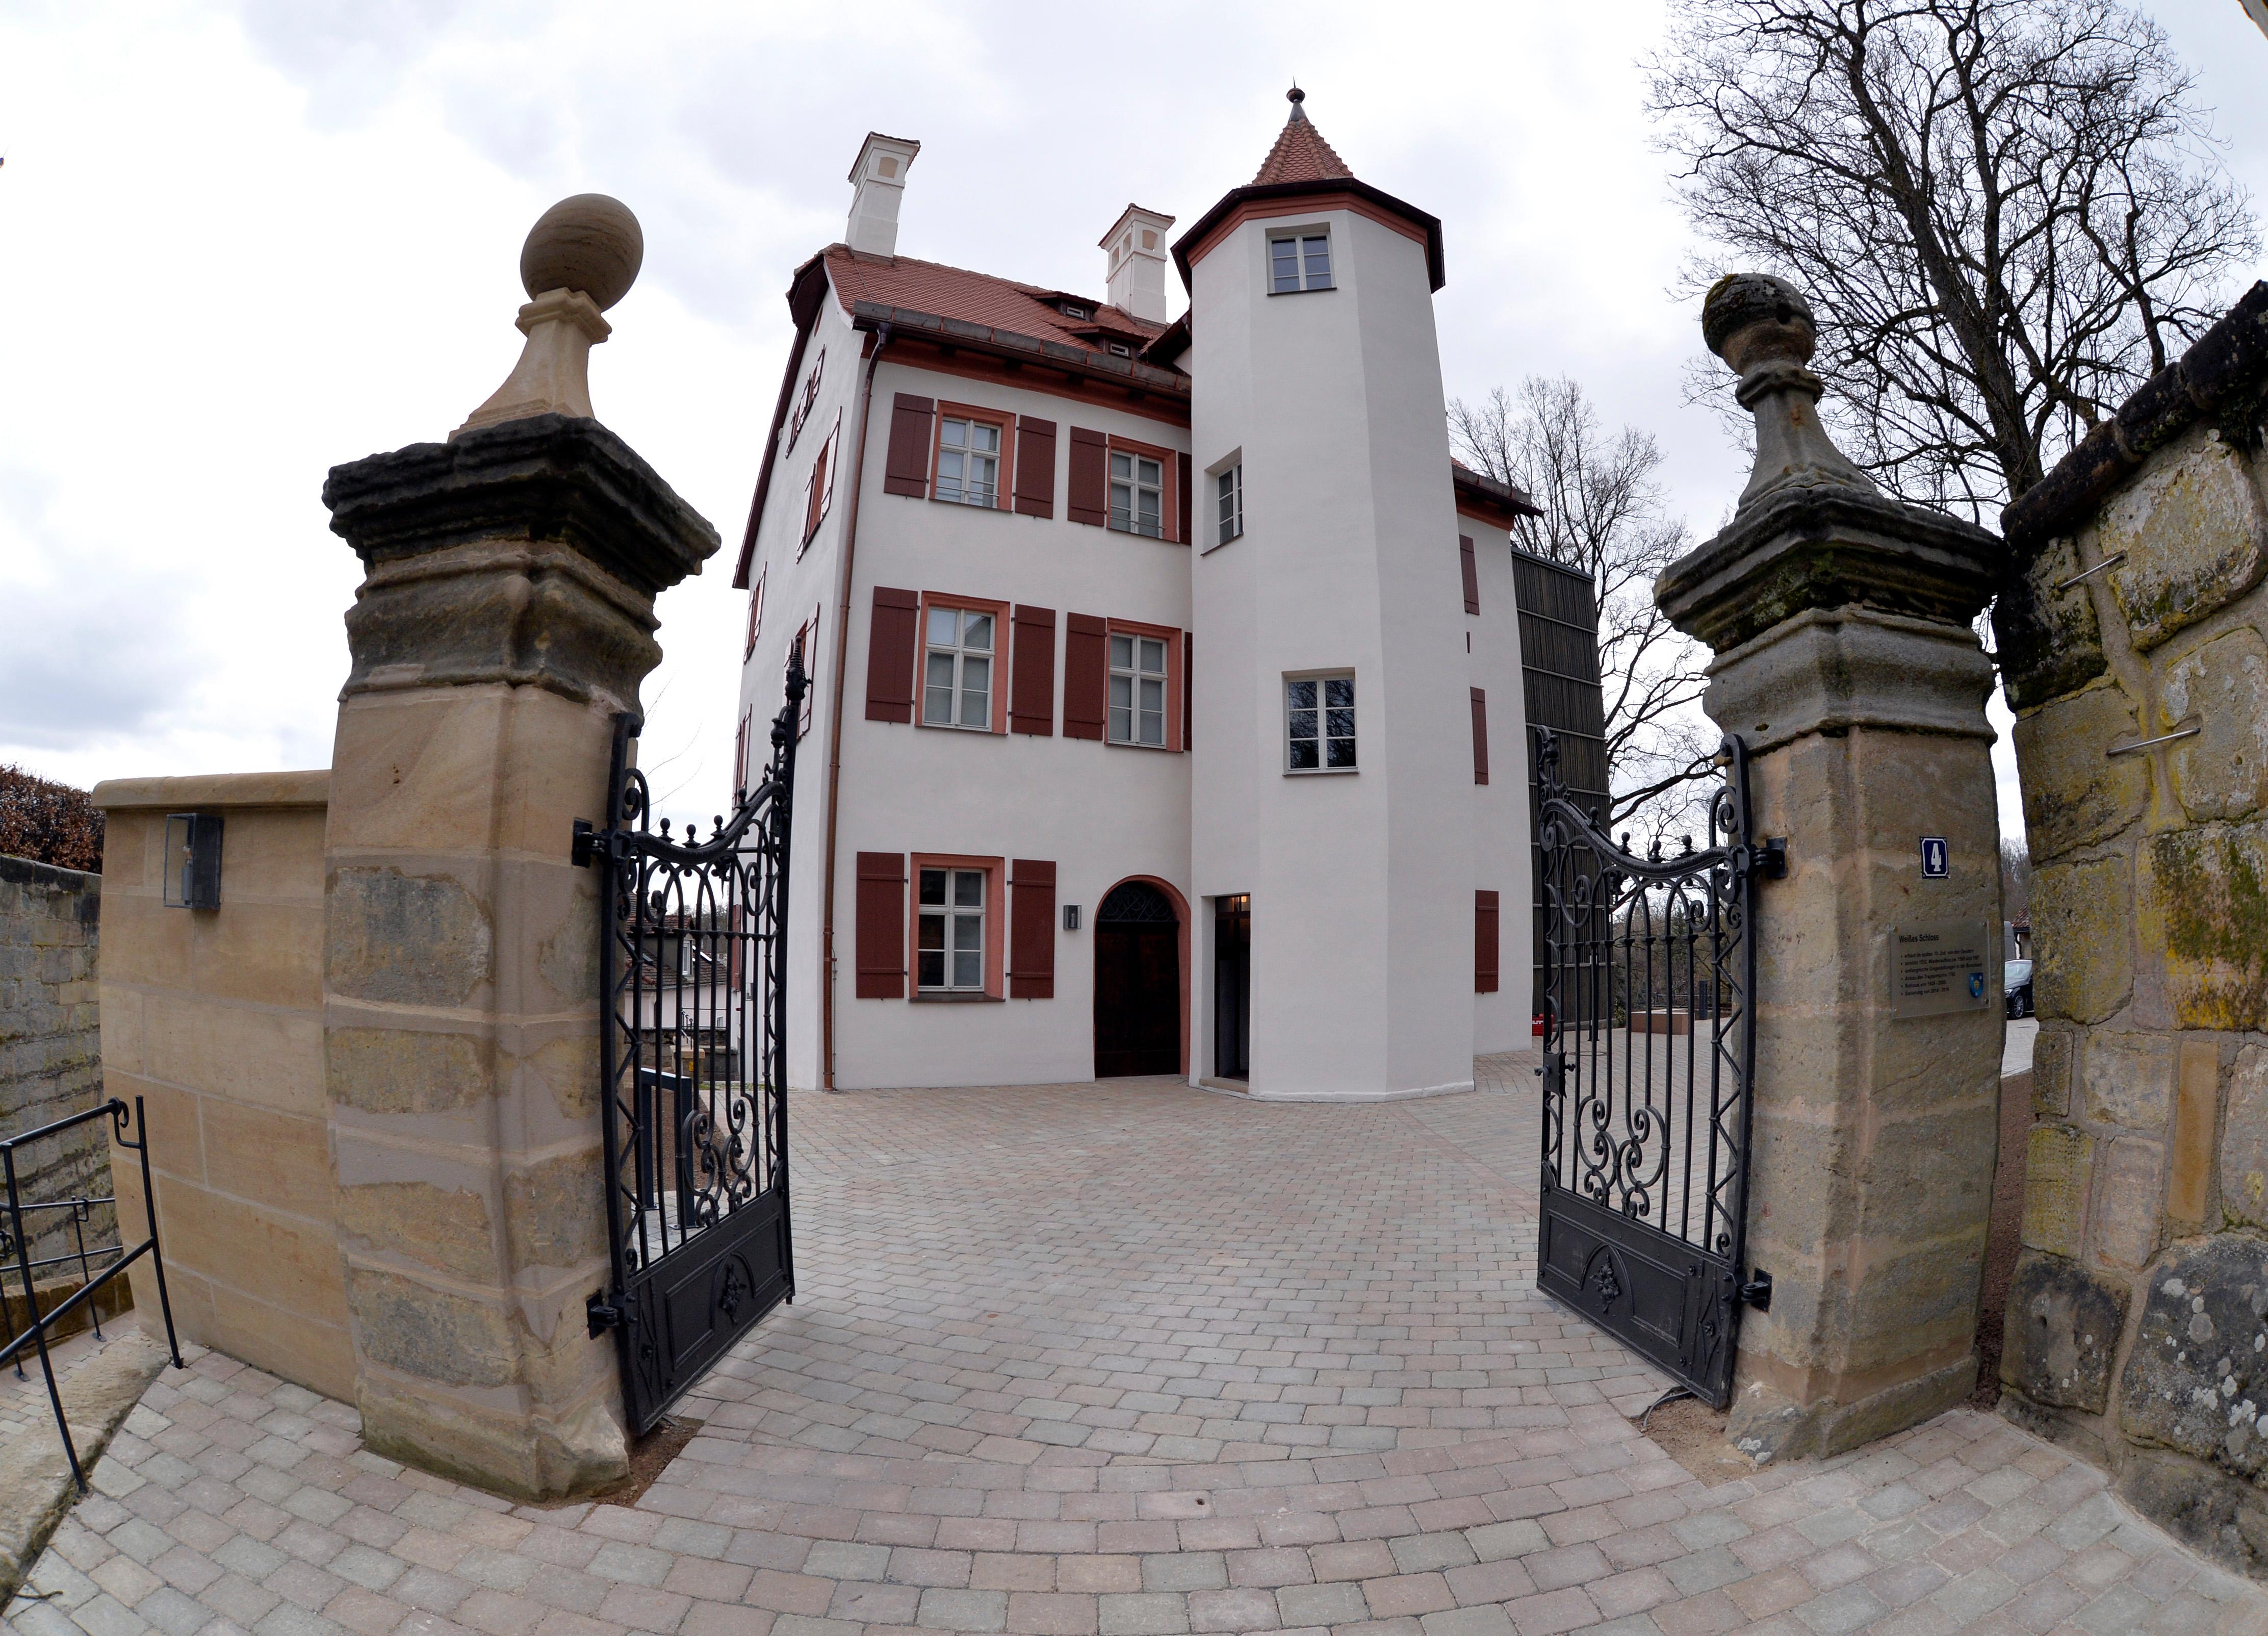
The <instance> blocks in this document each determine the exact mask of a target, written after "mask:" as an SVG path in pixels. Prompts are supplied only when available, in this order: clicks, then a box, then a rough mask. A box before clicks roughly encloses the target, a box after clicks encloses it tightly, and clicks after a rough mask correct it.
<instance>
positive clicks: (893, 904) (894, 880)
mask: <svg viewBox="0 0 2268 1636" xmlns="http://www.w3.org/2000/svg"><path fill="white" fill-rule="evenodd" d="M905 993H906V859H905V855H904V854H903V853H902V852H861V853H859V854H858V998H859V999H904V998H905Z"/></svg>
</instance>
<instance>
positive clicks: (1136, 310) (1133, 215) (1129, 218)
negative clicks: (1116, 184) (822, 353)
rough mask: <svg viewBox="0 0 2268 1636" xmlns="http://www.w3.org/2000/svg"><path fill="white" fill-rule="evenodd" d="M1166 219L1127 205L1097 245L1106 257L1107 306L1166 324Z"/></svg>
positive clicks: (1168, 223) (1169, 221) (1171, 220)
mask: <svg viewBox="0 0 2268 1636" xmlns="http://www.w3.org/2000/svg"><path fill="white" fill-rule="evenodd" d="M1172 225H1174V218H1173V217H1170V216H1161V215H1160V214H1159V213H1158V212H1157V211H1155V210H1144V209H1143V208H1142V207H1141V206H1140V205H1138V204H1130V205H1128V206H1127V207H1126V211H1125V214H1123V216H1121V217H1119V218H1118V219H1117V221H1116V222H1115V223H1113V224H1112V225H1111V229H1110V231H1109V232H1107V233H1105V234H1103V235H1102V238H1101V246H1102V248H1103V250H1104V252H1105V253H1106V254H1108V256H1109V258H1110V274H1109V277H1110V305H1111V306H1115V307H1116V308H1118V309H1119V310H1120V311H1121V312H1123V313H1132V314H1133V315H1134V316H1135V317H1137V318H1139V319H1145V320H1147V321H1149V322H1151V323H1153V324H1162V323H1164V322H1165V321H1166V230H1167V228H1168V227H1171V226H1172Z"/></svg>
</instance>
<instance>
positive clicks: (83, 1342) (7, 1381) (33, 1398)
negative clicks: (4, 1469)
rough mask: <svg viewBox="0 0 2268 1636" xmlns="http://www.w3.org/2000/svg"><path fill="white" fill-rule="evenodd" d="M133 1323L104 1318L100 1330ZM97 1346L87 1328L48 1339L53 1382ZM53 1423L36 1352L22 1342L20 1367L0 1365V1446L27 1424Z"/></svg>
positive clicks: (122, 1330)
mask: <svg viewBox="0 0 2268 1636" xmlns="http://www.w3.org/2000/svg"><path fill="white" fill-rule="evenodd" d="M11 1271H13V1269H12V1268H11ZM19 1287H20V1286H19ZM18 1299H21V1298H20V1297H18ZM134 1326H135V1320H134V1319H132V1318H130V1317H125V1316H120V1317H116V1318H112V1319H110V1320H108V1321H107V1322H106V1323H104V1325H103V1331H104V1334H105V1335H119V1334H131V1333H133V1331H134ZM101 1350H102V1341H101V1339H99V1338H97V1337H96V1335H95V1333H94V1331H93V1330H91V1329H90V1330H80V1331H79V1332H78V1333H77V1334H76V1335H71V1336H66V1337H65V1338H63V1339H62V1340H52V1341H49V1342H48V1362H49V1363H51V1364H52V1365H53V1366H54V1367H55V1382H56V1384H58V1385H61V1384H62V1383H63V1382H65V1381H67V1380H69V1379H70V1377H71V1375H72V1374H73V1373H75V1372H76V1371H77V1369H78V1368H79V1367H80V1366H81V1365H83V1364H84V1363H85V1362H86V1361H87V1360H88V1359H90V1358H92V1357H93V1356H94V1355H95V1354H96V1353H97V1352H100V1351H101ZM54 1424H55V1411H54V1409H53V1408H52V1407H50V1406H49V1404H48V1377H47V1376H46V1375H45V1374H41V1373H40V1354H39V1352H38V1351H37V1350H36V1349H34V1348H33V1347H31V1346H26V1347H25V1348H24V1352H23V1358H22V1368H21V1369H20V1371H19V1370H18V1367H17V1366H16V1365H14V1364H4V1365H0V1448H6V1447H7V1445H8V1441H9V1440H10V1439H11V1438H13V1437H14V1436H16V1435H17V1433H19V1432H22V1431H24V1430H26V1428H28V1427H32V1426H53V1425H54Z"/></svg>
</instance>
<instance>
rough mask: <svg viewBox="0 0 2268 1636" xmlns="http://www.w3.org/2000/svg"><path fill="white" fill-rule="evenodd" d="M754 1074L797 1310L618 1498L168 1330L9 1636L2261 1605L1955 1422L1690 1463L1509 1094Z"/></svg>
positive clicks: (1961, 1622)
mask: <svg viewBox="0 0 2268 1636" xmlns="http://www.w3.org/2000/svg"><path fill="white" fill-rule="evenodd" d="M1480 1077H1481V1080H1482V1084H1483V1088H1482V1089H1481V1090H1479V1091H1477V1092H1476V1093H1474V1094H1468V1095H1463V1096H1456V1097H1447V1098H1442V1099H1439V1100H1434V1101H1428V1102H1403V1103H1392V1104H1382V1105H1372V1106H1366V1107H1355V1108H1318V1107H1307V1106H1286V1105H1264V1104H1255V1103H1251V1102H1246V1101H1243V1100H1241V1099H1240V1098H1236V1097H1233V1096H1227V1095H1218V1094H1211V1093H1206V1092H1201V1091H1192V1090H1190V1089H1188V1088H1187V1087H1182V1086H1179V1085H1176V1084H1174V1083H1172V1082H1169V1081H1161V1080H1121V1081H1114V1082H1110V1083H1108V1084H1103V1085H1083V1086H1067V1087H1040V1088H1027V1089H1010V1090H977V1091H944V1092H884V1093H867V1094H853V1095H849V1096H842V1097H831V1098H822V1097H817V1096H806V1097H801V1098H799V1099H798V1100H797V1102H796V1104H795V1109H794V1119H795V1128H794V1132H793V1137H792V1143H793V1147H794V1150H795V1153H796V1170H795V1188H796V1191H795V1200H796V1205H795V1208H796V1221H797V1232H798V1238H797V1263H798V1275H799V1281H800V1283H801V1286H802V1289H803V1293H802V1295H801V1297H800V1299H799V1301H798V1302H797V1304H796V1305H795V1306H794V1307H793V1308H784V1309H782V1310H780V1311H778V1312H777V1313H775V1314H774V1315H771V1316H770V1317H769V1318H767V1319H766V1320H765V1322H764V1323H763V1324H762V1326H761V1327H760V1328H759V1329H758V1330H756V1331H755V1333H754V1334H753V1335H751V1336H750V1337H749V1338H747V1340H746V1341H745V1342H744V1343H743V1344H742V1345H740V1347H739V1349H738V1350H737V1351H736V1352H734V1353H733V1356H732V1357H731V1358H730V1360H728V1361H727V1362H726V1363H725V1365H724V1366H722V1367H720V1368H719V1369H718V1371H717V1372H716V1373H715V1374H712V1375H711V1377H710V1378H709V1380H708V1381H707V1382H704V1384H703V1387H702V1388H701V1389H700V1390H699V1392H698V1393H697V1395H696V1396H694V1397H693V1398H691V1399H690V1400H689V1401H688V1402H687V1403H686V1404H684V1405H683V1407H682V1410H681V1412H682V1413H684V1414H685V1415H686V1416H688V1417H689V1418H691V1419H698V1420H700V1421H701V1422H702V1423H703V1424H702V1426H701V1429H700V1431H699V1433H698V1434H697V1435H696V1436H695V1437H694V1439H693V1441H691V1442H690V1443H689V1444H688V1445H687V1447H686V1448H685V1449H684V1451H683V1452H682V1453H681V1455H679V1456H678V1457H677V1459H676V1460H675V1461H674V1463H672V1464H671V1465H670V1466H669V1467H668V1469H667V1470H666V1471H665V1472H664V1473H663V1475H662V1477H661V1478H660V1479H659V1481H657V1482H656V1483H655V1484H654V1485H653V1486H652V1488H650V1489H649V1490H648V1491H647V1492H645V1493H644V1496H643V1497H642V1498H640V1499H639V1500H637V1503H636V1504H635V1505H634V1506H632V1507H627V1508H625V1507H619V1506H595V1507H594V1506H586V1505H575V1506H566V1507H554V1508H534V1507H519V1508H515V1507H511V1506H508V1505H506V1504H505V1503H504V1502H503V1501H500V1500H496V1499H493V1498H491V1497H490V1496H488V1495H484V1494H481V1493H478V1492H473V1491H470V1490H467V1489H464V1488H461V1487H459V1486H457V1485H453V1484H451V1483H448V1482H446V1481H442V1480H440V1479H438V1478H430V1477H427V1476H424V1475H423V1474H422V1473H418V1472H416V1471H409V1470H403V1469H402V1468H401V1467H399V1466H397V1465H395V1464H394V1463H391V1462H389V1461H386V1460H383V1459H380V1458H379V1457H377V1456H375V1455H371V1454H369V1453H367V1452H365V1451H364V1450H362V1449H361V1448H360V1446H359V1443H358V1441H357V1435H356V1432H357V1420H356V1417H355V1415H354V1412H353V1411H352V1410H351V1409H350V1408H347V1407H345V1406H343V1405H341V1404H333V1403H328V1402H326V1401H324V1400H323V1399H320V1398H319V1397H316V1396H313V1394H311V1393H308V1392H306V1391H303V1390H301V1389H298V1388H296V1387H291V1386H287V1385H284V1384H281V1383H279V1382H276V1381H275V1380H274V1379H272V1378H270V1377H268V1376H265V1375H262V1374H258V1373H257V1372H255V1371H253V1370H250V1369H246V1368H243V1367H240V1366H238V1365H235V1364H233V1363H232V1362H230V1361H229V1360H225V1359H224V1358H221V1357H219V1356H218V1355H217V1354H207V1355H204V1356H203V1357H201V1358H200V1359H199V1360H197V1361H196V1363H195V1366H194V1367H193V1368H192V1369H191V1370H190V1371H189V1373H188V1374H167V1375H166V1376H164V1377H162V1378H161V1379H160V1381H159V1382H158V1384H157V1385H156V1386H154V1387H153V1388H152V1389H151V1391H150V1393H149V1395H148V1396H147V1397H146V1398H145V1399H144V1404H143V1405H142V1406H141V1408H139V1409H138V1410H136V1412H135V1415H134V1417H133V1418H132V1419H130V1420H129V1422H128V1425H127V1428H126V1430H125V1432H123V1433H122V1434H121V1435H120V1437H119V1439H118V1440H117V1441H116V1443H115V1444H114V1446H113V1448H112V1450H111V1452H110V1453H109V1455H107V1456H106V1458H105V1460H104V1461H103V1463H102V1464H101V1466H100V1467H99V1470H98V1479H97V1482H98V1487H99V1490H100V1492H99V1493H98V1494H97V1495H96V1496H94V1497H93V1498H92V1499H90V1500H87V1501H85V1502H84V1503H82V1504H81V1505H80V1506H79V1507H77V1510H76V1511H75V1512H74V1513H73V1514H71V1516H70V1518H69V1519H68V1520H67V1521H66V1522H64V1524H63V1528H62V1529H61V1530H60V1531H59V1532H58V1534H57V1535H56V1537H55V1542H54V1544H53V1545H52V1546H51V1548H50V1549H49V1551H48V1554H47V1556H46V1557H45V1558H44V1559H42V1561H41V1563H40V1566H39V1567H38V1569H37V1570H36V1571H35V1573H34V1574H33V1580H32V1581H31V1584H30V1586H29V1588H28V1594H27V1595H26V1596H25V1597H23V1598H20V1599H19V1600H18V1601H17V1602H16V1603H14V1604H13V1605H12V1606H11V1608H10V1609H9V1610H8V1618H9V1620H10V1622H11V1625H13V1627H14V1628H15V1629H17V1630H19V1631H21V1632H26V1633H27V1636H78V1633H79V1632H93V1633H94V1636H136V1632H142V1631H144V1630H149V1629H155V1630H159V1631H163V1632H168V1636H200V1633H201V1632H212V1633H213V1636H226V1633H227V1632H233V1631H239V1630H242V1631H248V1632H254V1636H329V1633H331V1632H342V1631H344V1632H359V1633H361V1636H395V1633H396V1632H399V1633H400V1636H453V1632H460V1631H462V1632H482V1633H483V1636H527V1633H528V1632H534V1636H602V1633H603V1636H614V1633H615V1632H631V1631H642V1632H657V1633H660V1636H853V1633H854V1632H861V1631H880V1630H902V1629H904V1628H906V1627H909V1626H917V1627H922V1628H927V1629H932V1630H944V1631H964V1632H976V1631H1012V1632H1063V1633H1064V1636H1083V1633H1086V1632H1102V1633H1112V1632H1125V1633H1133V1632H1183V1631H1191V1632H1258V1631H1278V1630H1296V1631H1302V1632H1322V1631H1325V1630H1329V1631H1333V1632H1381V1636H1385V1633H1394V1636H1512V1633H1513V1632H1518V1633H1519V1636H1552V1633H1556V1632H1565V1631H1597V1632H1617V1633H1621V1636H1686V1633H1690V1632H1719V1631H1734V1630H1754V1631H1763V1632H1773V1633H1775V1636H1831V1633H1833V1632H1848V1631H1858V1630H1866V1631H1870V1632H1883V1633H1885V1636H1888V1633H1892V1632H1895V1633H1896V1636H1934V1633H1936V1632H1953V1631H1963V1630H1967V1631H1978V1632H2035V1633H2041V1632H2088V1636H2118V1633H2119V1632H2268V1599H2264V1598H2263V1597H2262V1596H2261V1595H2259V1594H2258V1593H2257V1591H2255V1590H2254V1589H2253V1588H2251V1587H2250V1586H2249V1585H2247V1584H2245V1583H2244V1582H2243V1581H2239V1580H2236V1579H2234V1578H2231V1577H2230V1576H2228V1575H2227V1574H2224V1573H2220V1572H2219V1571H2217V1570H2215V1569H2213V1568H2211V1567H2209V1566H2205V1565H2203V1564H2202V1563H2201V1562H2199V1560H2198V1559H2196V1558H2194V1557H2192V1556H2191V1555H2190V1554H2188V1553H2186V1552H2185V1551H2182V1550H2181V1549H2179V1548H2178V1547H2176V1546H2175V1545H2174V1544H2172V1543H2171V1542H2170V1541H2169V1540H2168V1538H2167V1537H2165V1536H2164V1535H2162V1534H2161V1533H2160V1532H2159V1531H2158V1530H2156V1529H2154V1528H2152V1527H2150V1526H2148V1525H2147V1524H2146V1523H2143V1522H2139V1521H2138V1520H2137V1519H2136V1518H2135V1517H2134V1516H2133V1515H2132V1514H2131V1513H2129V1512H2128V1511H2127V1510H2126V1509H2125V1508H2124V1507H2123V1506H2122V1505H2121V1504H2120V1503H2119V1502H2118V1501H2117V1500H2116V1499H2115V1498H2114V1497H2112V1496H2111V1495H2110V1494H2109V1493H2107V1492H2105V1490H2104V1481H2103V1478H2102V1475H2101V1474H2100V1473H2098V1472H2097V1471H2095V1470H2094V1469H2093V1468H2091V1467H2088V1466H2087V1465H2084V1464H2081V1463H2076V1462H2074V1461H2073V1460H2071V1459H2069V1458H2067V1457H2066V1456H2065V1455H2062V1454H2060V1453H2058V1452H2057V1451H2056V1450H2054V1449H2053V1448H2049V1447H2047V1446H2045V1445H2043V1444H2041V1443H2039V1442H2037V1441H2035V1440H2033V1439H2031V1438H2029V1437H2028V1436H2026V1435H2024V1434H2023V1433H2020V1432H2018V1431H2016V1430H2014V1429H2013V1428H2011V1427H2009V1426H2006V1425H2004V1424H2002V1423H2001V1422H1999V1421H1998V1420H1995V1419H1992V1418H1990V1417H1988V1416H1984V1415H1980V1414H1977V1413H1975V1412H1973V1411H1969V1410H1961V1411H1955V1412H1953V1413H1951V1414H1948V1415H1947V1416H1945V1417H1943V1418H1941V1419H1938V1420H1936V1421H1934V1422H1933V1423H1931V1424H1930V1425H1928V1426H1923V1427H1920V1428H1918V1429H1917V1430H1915V1431H1913V1432H1911V1433H1906V1434H1904V1435H1903V1436H1900V1437H1897V1438H1895V1439H1892V1440H1890V1441H1888V1442H1886V1443H1883V1444H1881V1445H1878V1446H1876V1447H1874V1448H1870V1449H1867V1450H1863V1451H1860V1452H1859V1453H1857V1454H1854V1455H1846V1456H1844V1457H1843V1458H1841V1459H1838V1460H1835V1461H1830V1462H1826V1463H1804V1464H1799V1465H1793V1466H1789V1467H1786V1468H1784V1469H1768V1470H1762V1471H1758V1472H1755V1473H1753V1474H1747V1475H1732V1476H1729V1477H1727V1478H1725V1480H1719V1481H1715V1482H1713V1484H1705V1483H1704V1482H1703V1481H1702V1480H1701V1479H1699V1478H1696V1477H1695V1476H1693V1475H1691V1474H1690V1473H1689V1472H1688V1470H1686V1469H1685V1467H1684V1466H1683V1465H1681V1464H1679V1463H1677V1461H1676V1460H1675V1459H1673V1458H1672V1457H1671V1456H1670V1455H1669V1453H1668V1451H1667V1450H1666V1449H1665V1448H1663V1447H1661V1445H1660V1444H1658V1443H1656V1442H1655V1441H1653V1440H1651V1439H1650V1438H1649V1437H1648V1436H1646V1434H1645V1433H1643V1432H1642V1431H1641V1429H1640V1427H1639V1426H1638V1424H1637V1422H1636V1421H1635V1419H1633V1417H1634V1416H1637V1415H1638V1414H1641V1413H1643V1411H1645V1409H1646V1406H1647V1405H1648V1404H1651V1403H1653V1401H1654V1400H1655V1398H1656V1397H1658V1396H1660V1394H1661V1391H1662V1389H1663V1387H1664V1384H1665V1382H1663V1381H1662V1380H1661V1377H1659V1376H1658V1375H1657V1374H1654V1373H1653V1371H1652V1370H1651V1369H1649V1368H1647V1367H1646V1366H1644V1365H1642V1364H1640V1363H1638V1361H1636V1360H1634V1359H1632V1358H1631V1356H1629V1355H1628V1354H1626V1353H1625V1352H1623V1351H1621V1350H1620V1349H1619V1348H1618V1347H1616V1346H1615V1345H1612V1344H1610V1343H1609V1342H1608V1341H1607V1340H1606V1339H1605V1338H1603V1337H1602V1336H1601V1335H1599V1334H1598V1333H1596V1332H1595V1331H1594V1330H1591V1329H1589V1328H1588V1327H1587V1326H1586V1325H1585V1324H1583V1323H1580V1322H1578V1321H1575V1320H1573V1319H1572V1318H1570V1317H1568V1316H1567V1315H1565V1314H1564V1313H1563V1312H1561V1311H1560V1310H1559V1309H1558V1308H1555V1307H1553V1306H1552V1305H1551V1304H1550V1302H1548V1301H1544V1300H1543V1298H1542V1297H1540V1296H1539V1295H1537V1294H1536V1293H1535V1290H1534V1287H1533V1285H1534V1280H1535V1261H1534V1256H1535V1201H1534V1198H1533V1195H1532V1193H1531V1192H1530V1191H1529V1190H1528V1189H1529V1185H1530V1182H1529V1177H1530V1175H1531V1172H1532V1162H1533V1161H1532V1157H1531V1156H1532V1155H1533V1154H1534V1153H1535V1117H1534V1106H1535V1102H1534V1097H1535V1081H1534V1080H1533V1079H1532V1078H1531V1077H1529V1075H1528V1072H1526V1069H1525V1065H1523V1064H1522V1063H1521V1061H1520V1060H1519V1059H1517V1058H1507V1059H1496V1060H1492V1061H1489V1062H1484V1064H1483V1065H1482V1072H1481V1075H1480Z"/></svg>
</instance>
